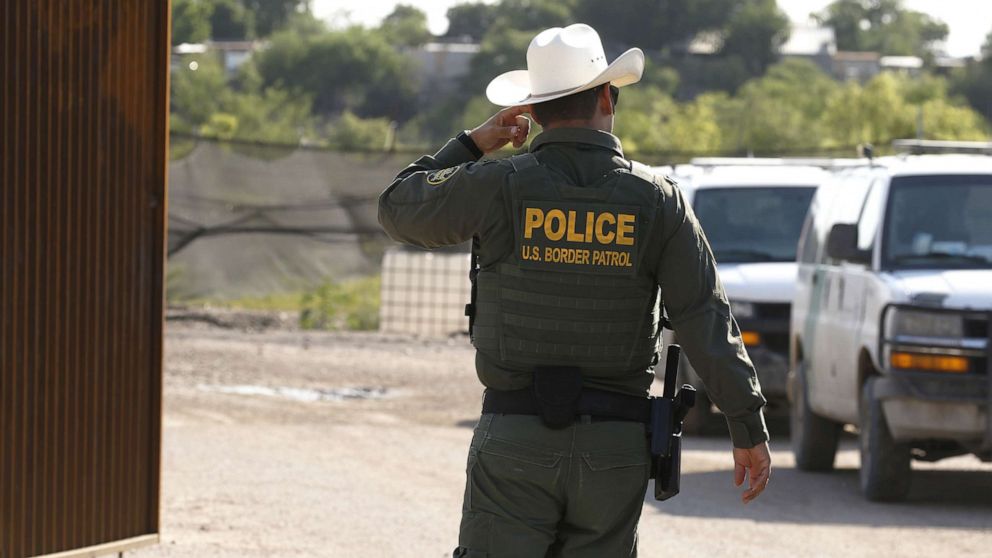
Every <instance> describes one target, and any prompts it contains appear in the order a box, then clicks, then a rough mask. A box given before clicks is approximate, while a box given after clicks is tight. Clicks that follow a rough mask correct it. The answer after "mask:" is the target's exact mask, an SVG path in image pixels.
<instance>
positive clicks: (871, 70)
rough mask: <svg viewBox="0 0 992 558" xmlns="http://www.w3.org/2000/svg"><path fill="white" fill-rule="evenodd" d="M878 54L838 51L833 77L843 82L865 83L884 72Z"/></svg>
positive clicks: (835, 56)
mask: <svg viewBox="0 0 992 558" xmlns="http://www.w3.org/2000/svg"><path fill="white" fill-rule="evenodd" d="M881 58H882V56H881V55H880V54H878V53H877V52H853V51H838V52H837V53H836V54H834V60H833V75H834V77H835V78H837V79H839V80H841V81H849V80H853V81H859V82H865V81H868V80H870V79H871V78H873V77H875V76H877V75H878V74H879V72H881V71H882V65H881V62H880V61H881Z"/></svg>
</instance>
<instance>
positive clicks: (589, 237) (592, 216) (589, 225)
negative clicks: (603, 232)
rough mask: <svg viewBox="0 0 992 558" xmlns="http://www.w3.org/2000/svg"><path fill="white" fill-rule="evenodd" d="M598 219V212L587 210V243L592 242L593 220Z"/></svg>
mask: <svg viewBox="0 0 992 558" xmlns="http://www.w3.org/2000/svg"><path fill="white" fill-rule="evenodd" d="M595 219H596V214H595V213H593V212H592V211H586V238H585V241H586V243H587V244H588V243H590V242H592V227H593V221H594V220H595Z"/></svg>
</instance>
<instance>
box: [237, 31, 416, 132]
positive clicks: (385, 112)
mask: <svg viewBox="0 0 992 558" xmlns="http://www.w3.org/2000/svg"><path fill="white" fill-rule="evenodd" d="M251 63H252V64H254V65H255V67H256V68H257V71H258V73H259V76H261V79H262V84H263V86H265V87H278V88H282V89H287V90H295V91H297V92H301V93H305V94H308V95H310V96H311V97H312V98H313V111H314V113H315V114H316V115H318V116H323V117H328V116H332V115H336V114H340V113H342V112H343V111H345V110H351V111H353V112H354V113H355V114H358V115H360V116H363V117H369V116H385V117H389V118H393V119H396V120H405V119H407V118H409V117H410V116H411V115H412V114H413V113H414V111H415V108H416V107H415V101H416V91H417V87H416V80H415V76H414V74H413V72H412V69H411V67H410V64H409V62H408V60H407V59H406V58H405V57H404V55H403V54H402V53H400V52H398V51H397V50H396V49H395V48H393V46H392V45H390V44H389V42H387V41H386V39H385V38H384V37H383V35H382V34H381V33H378V32H376V31H371V30H367V29H363V28H360V27H353V28H350V29H347V30H344V31H337V32H327V33H321V34H314V35H309V36H308V35H300V34H297V33H294V32H292V31H282V32H279V33H276V34H275V35H273V36H272V38H271V40H270V43H269V46H268V48H266V49H265V50H263V51H260V52H257V53H256V54H255V56H254V57H253V59H252V62H251Z"/></svg>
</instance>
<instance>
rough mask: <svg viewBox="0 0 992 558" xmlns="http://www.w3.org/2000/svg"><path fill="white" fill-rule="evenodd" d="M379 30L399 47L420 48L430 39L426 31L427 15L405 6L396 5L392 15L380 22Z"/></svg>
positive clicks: (412, 7)
mask: <svg viewBox="0 0 992 558" xmlns="http://www.w3.org/2000/svg"><path fill="white" fill-rule="evenodd" d="M379 29H380V30H381V31H382V32H383V33H384V34H385V36H386V39H387V40H389V41H390V42H391V43H392V44H394V45H399V46H407V47H416V46H420V45H422V44H424V43H426V42H428V41H430V40H431V37H432V35H431V32H430V31H429V30H428V29H427V14H425V13H424V12H423V11H422V10H421V9H420V8H416V7H414V6H409V5H406V4H397V5H396V8H394V9H393V11H392V13H390V14H389V15H387V16H386V17H385V19H383V20H382V25H381V26H380V27H379Z"/></svg>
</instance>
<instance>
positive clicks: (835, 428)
mask: <svg viewBox="0 0 992 558" xmlns="http://www.w3.org/2000/svg"><path fill="white" fill-rule="evenodd" d="M840 432H841V424H839V423H836V422H834V421H832V420H829V419H826V418H823V417H821V416H819V415H817V414H816V413H814V412H813V410H812V409H811V408H810V406H809V388H808V386H807V383H806V369H805V366H804V365H802V364H800V365H799V366H798V368H797V370H796V372H795V379H794V384H793V386H792V390H791V394H790V397H789V437H790V438H791V440H792V454H793V455H794V456H795V458H796V467H797V468H798V469H799V470H801V471H830V470H833V468H834V458H835V457H836V456H837V444H838V442H839V441H840Z"/></svg>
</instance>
